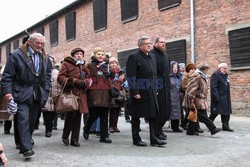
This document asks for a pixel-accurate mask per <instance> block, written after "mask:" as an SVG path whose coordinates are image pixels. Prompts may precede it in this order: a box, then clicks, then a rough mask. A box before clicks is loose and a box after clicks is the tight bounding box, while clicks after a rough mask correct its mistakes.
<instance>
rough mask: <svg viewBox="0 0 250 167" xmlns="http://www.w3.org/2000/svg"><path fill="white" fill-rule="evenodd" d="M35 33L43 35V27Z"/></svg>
mask: <svg viewBox="0 0 250 167" xmlns="http://www.w3.org/2000/svg"><path fill="white" fill-rule="evenodd" d="M36 32H38V33H40V34H42V35H44V27H40V28H38V29H37V30H36Z"/></svg>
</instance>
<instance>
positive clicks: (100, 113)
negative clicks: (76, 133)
mask: <svg viewBox="0 0 250 167" xmlns="http://www.w3.org/2000/svg"><path fill="white" fill-rule="evenodd" d="M108 114H109V108H107V107H90V108H89V117H88V120H87V122H86V124H85V126H84V131H85V132H86V133H89V131H90V127H91V125H92V124H93V123H94V122H95V121H96V120H97V118H98V117H100V137H101V139H105V138H108Z"/></svg>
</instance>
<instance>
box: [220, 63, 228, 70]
mask: <svg viewBox="0 0 250 167" xmlns="http://www.w3.org/2000/svg"><path fill="white" fill-rule="evenodd" d="M223 67H225V68H227V67H228V65H227V63H220V64H219V65H218V68H219V69H220V68H223Z"/></svg>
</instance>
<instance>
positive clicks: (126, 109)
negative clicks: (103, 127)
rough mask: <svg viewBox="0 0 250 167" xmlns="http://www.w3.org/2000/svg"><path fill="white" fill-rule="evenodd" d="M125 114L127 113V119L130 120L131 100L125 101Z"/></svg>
mask: <svg viewBox="0 0 250 167" xmlns="http://www.w3.org/2000/svg"><path fill="white" fill-rule="evenodd" d="M124 115H125V120H130V117H129V100H126V101H125V104H124Z"/></svg>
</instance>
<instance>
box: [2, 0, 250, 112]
mask: <svg viewBox="0 0 250 167" xmlns="http://www.w3.org/2000/svg"><path fill="white" fill-rule="evenodd" d="M107 3H108V9H107V11H108V19H107V20H108V22H107V29H106V30H104V31H100V32H98V33H95V32H94V28H93V11H92V10H93V7H92V2H88V3H87V4H85V5H83V6H81V7H79V8H78V9H77V10H76V27H77V29H76V39H75V40H72V41H66V34H65V18H64V16H62V17H60V18H59V41H58V45H57V46H55V47H51V46H50V43H49V27H48V25H45V27H44V28H45V36H46V38H47V43H46V47H45V48H46V50H47V52H48V53H50V54H51V55H52V56H54V57H55V58H56V59H57V61H60V60H63V57H66V56H69V55H70V51H71V50H72V49H73V48H74V47H82V48H83V49H84V50H85V51H86V52H85V55H86V59H87V60H88V59H89V56H90V55H91V53H92V51H93V49H94V48H95V47H96V46H101V47H103V48H104V49H105V50H106V51H107V52H111V54H112V55H113V56H117V51H119V50H126V49H130V48H135V47H137V39H138V38H139V37H140V36H142V35H148V36H150V37H152V39H153V38H155V37H156V36H163V37H165V38H166V39H167V40H171V39H175V38H176V39H178V38H185V39H188V40H187V61H188V62H190V4H189V1H188V0H183V1H182V3H181V4H180V6H177V7H174V8H171V9H168V10H164V11H159V10H158V0H139V14H138V19H137V20H134V21H131V22H128V23H125V24H123V23H122V21H121V9H120V1H119V0H109V1H108V2H107ZM194 8H195V52H196V54H195V55H196V63H197V64H199V63H200V62H206V63H207V64H209V65H210V66H211V70H210V71H209V75H211V73H212V72H213V71H215V70H216V68H217V65H218V63H220V62H226V63H228V64H229V65H230V57H229V41H228V35H227V33H226V29H227V27H228V26H232V25H236V24H243V23H250V10H249V9H250V1H247V0H220V1H218V0H205V1H204V0H195V7H194ZM20 41H21V40H20ZM3 55H5V47H2V59H5V56H3ZM229 79H230V81H231V86H232V88H231V94H232V102H233V108H234V110H233V111H234V113H237V114H244V115H250V109H249V105H250V94H249V92H250V74H249V70H239V71H229Z"/></svg>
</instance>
